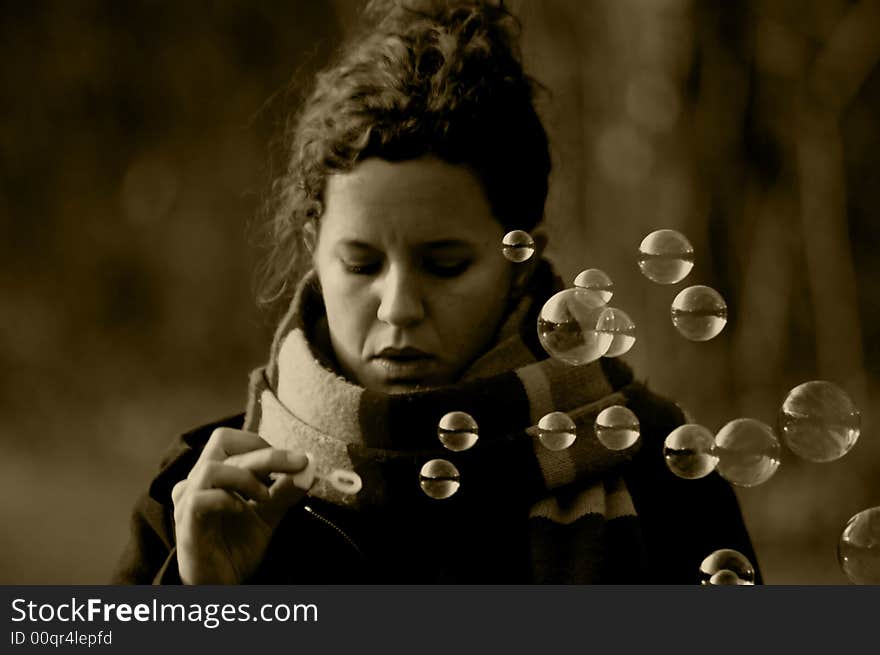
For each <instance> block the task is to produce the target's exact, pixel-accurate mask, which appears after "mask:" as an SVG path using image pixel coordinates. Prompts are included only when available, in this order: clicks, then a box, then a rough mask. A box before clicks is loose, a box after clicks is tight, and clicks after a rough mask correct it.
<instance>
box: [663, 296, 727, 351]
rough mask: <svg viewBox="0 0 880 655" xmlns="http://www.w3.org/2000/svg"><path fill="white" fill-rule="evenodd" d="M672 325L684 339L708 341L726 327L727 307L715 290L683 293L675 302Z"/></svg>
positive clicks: (673, 302) (673, 304) (673, 303)
mask: <svg viewBox="0 0 880 655" xmlns="http://www.w3.org/2000/svg"><path fill="white" fill-rule="evenodd" d="M672 324H673V325H674V326H675V327H676V328H677V329H678V331H679V332H681V335H682V336H683V337H684V338H685V339H690V340H691V341H708V340H709V339H712V338H714V337H717V336H718V335H719V334H720V333H721V330H723V329H724V326H725V325H727V303H725V302H724V298H722V297H721V294H720V293H718V292H717V291H715V289H713V288H712V287H706V286H703V285H701V284H698V285H696V286H693V287H688V288H687V289H682V290H681V291H680V292H679V294H678V295H677V296H676V297H675V300H673V301H672Z"/></svg>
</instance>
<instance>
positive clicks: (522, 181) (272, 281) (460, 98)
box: [260, 0, 550, 304]
mask: <svg viewBox="0 0 880 655" xmlns="http://www.w3.org/2000/svg"><path fill="white" fill-rule="evenodd" d="M414 4H416V3H414V2H412V1H411V0H410V2H408V3H406V4H404V3H403V2H402V0H398V1H397V2H395V1H393V0H384V1H374V2H371V3H370V4H369V5H368V7H367V9H366V10H365V13H364V21H363V24H362V27H361V31H360V32H359V33H358V34H357V35H356V36H355V37H354V38H353V39H352V41H351V42H350V43H349V44H348V45H347V46H345V47H344V48H343V49H342V50H341V51H340V54H339V56H338V59H337V61H336V63H335V64H334V65H332V66H331V67H330V68H328V69H326V70H325V71H323V72H322V73H320V74H319V75H318V76H317V80H316V85H315V87H314V90H313V91H312V93H311V95H310V96H309V97H308V99H307V100H306V101H305V103H304V104H303V107H302V109H301V110H300V113H299V114H298V116H296V117H295V119H294V120H292V121H291V122H290V124H289V126H288V128H287V137H286V141H285V142H286V147H285V152H286V161H285V170H284V172H283V174H282V175H281V176H279V177H278V179H276V180H275V182H274V183H273V190H272V193H271V195H270V199H269V202H268V204H267V217H268V225H267V227H268V230H269V234H268V235H267V236H268V240H269V243H268V244H267V245H268V248H269V252H268V257H267V258H266V259H265V261H264V268H263V271H262V273H263V280H262V281H261V289H260V302H261V303H263V304H272V303H274V302H276V301H277V302H280V301H282V300H283V299H285V298H288V297H289V296H290V295H291V294H292V287H293V284H294V283H295V282H296V281H297V279H298V278H299V276H300V275H301V274H302V273H303V272H304V270H305V268H307V266H308V264H309V260H308V256H307V253H305V252H303V250H304V246H303V227H304V225H305V224H306V223H307V222H308V221H309V220H313V219H314V220H317V219H319V218H320V216H321V214H322V212H323V205H322V199H323V193H324V188H325V185H326V180H327V177H328V176H329V175H332V174H334V173H338V172H345V171H349V170H351V169H352V168H354V167H355V166H356V165H357V164H358V163H359V162H361V161H364V160H365V159H368V158H370V157H379V158H382V159H385V160H389V161H403V160H410V159H416V158H418V157H421V156H424V155H432V156H435V157H437V158H439V159H441V160H443V161H446V162H448V163H452V164H461V165H464V166H467V167H468V168H470V169H471V170H472V171H473V172H474V173H475V174H476V175H477V177H478V178H479V179H480V181H481V182H482V185H483V187H484V190H485V192H486V195H487V198H488V200H489V203H490V206H491V207H492V211H493V214H494V215H495V217H496V218H497V219H498V220H499V221H500V222H501V224H502V225H503V227H504V228H505V229H507V230H512V229H522V230H531V229H532V228H534V227H535V226H536V225H537V224H538V223H539V222H540V220H541V217H542V215H543V211H544V202H545V200H546V197H547V184H548V176H549V174H550V152H549V145H548V141H547V134H546V132H545V130H544V126H543V125H542V123H541V120H540V118H539V117H538V114H537V111H536V110H535V106H534V102H533V94H534V88H535V83H534V82H533V81H532V80H531V79H530V78H529V77H528V76H526V75H525V73H524V72H523V68H522V64H521V61H520V55H519V51H518V47H517V39H518V36H519V23H518V21H517V20H516V18H514V17H513V16H512V15H511V14H510V13H509V12H508V11H507V10H506V9H505V8H504V7H503V5H501V4H499V5H495V4H490V3H488V2H475V1H471V2H453V1H451V0H447V1H446V2H443V1H440V2H437V1H434V2H428V3H427V5H428V6H427V7H421V8H415V7H414V6H413V5H414ZM420 4H425V3H424V2H422V3H420Z"/></svg>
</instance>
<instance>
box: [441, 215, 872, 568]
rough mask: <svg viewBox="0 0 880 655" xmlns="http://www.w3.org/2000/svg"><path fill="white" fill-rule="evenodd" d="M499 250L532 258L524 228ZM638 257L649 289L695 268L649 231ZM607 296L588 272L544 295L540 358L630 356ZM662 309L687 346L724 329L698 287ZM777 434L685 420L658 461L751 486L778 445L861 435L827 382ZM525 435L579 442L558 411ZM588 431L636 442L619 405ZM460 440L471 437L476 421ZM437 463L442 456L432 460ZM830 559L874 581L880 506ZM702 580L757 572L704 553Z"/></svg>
mask: <svg viewBox="0 0 880 655" xmlns="http://www.w3.org/2000/svg"><path fill="white" fill-rule="evenodd" d="M502 251H503V253H504V256H505V257H507V259H508V260H510V261H512V262H515V263H522V262H525V261H528V260H529V259H530V258H531V257H532V255H533V254H534V253H535V242H534V240H533V239H532V237H531V235H530V234H529V233H528V232H525V231H522V230H513V231H511V232H508V233H507V234H506V235H505V236H504V239H503V242H502ZM638 253H639V254H638V266H639V269H640V271H641V272H642V274H643V275H644V276H645V277H646V278H648V279H649V280H651V281H653V282H655V283H657V284H662V285H672V284H677V283H679V282H681V281H682V280H684V279H685V278H686V277H687V276H688V274H689V273H690V272H691V270H692V269H693V267H694V249H693V247H692V245H691V243H690V242H689V241H688V239H687V237H685V236H684V235H683V234H681V233H680V232H678V231H676V230H670V229H661V230H655V231H653V232H651V233H650V234H648V235H647V236H646V237H645V238H644V239H643V240H642V242H641V244H640V245H639V249H638ZM613 295H614V284H613V282H612V280H611V278H610V277H609V276H608V275H607V274H606V273H605V272H603V271H601V270H599V269H596V268H590V269H586V270H584V271H581V273H579V274H578V275H577V276H576V277H575V279H574V286H573V288H568V289H565V290H563V291H560V292H559V293H557V294H555V295H554V296H552V297H551V298H550V299H549V300H548V301H547V302H546V303H545V304H544V306H543V307H542V309H541V312H540V314H539V316H538V336H539V339H540V342H541V345H542V346H543V348H544V349H545V350H546V351H547V353H548V354H549V355H550V356H551V357H552V358H554V359H556V360H558V361H561V362H564V363H566V364H569V365H573V366H580V365H584V364H588V363H590V362H593V361H596V360H598V359H599V358H600V357H619V356H620V355H623V354H625V353H626V352H628V351H629V350H630V348H632V346H633V344H634V343H635V341H636V335H635V324H634V323H633V321H632V320H631V319H630V317H629V316H628V315H627V314H626V312H624V311H623V310H621V309H618V308H616V307H610V306H608V304H607V303H608V302H609V301H610V300H611V298H612V297H613ZM670 313H671V318H672V324H673V325H674V326H675V328H676V329H677V330H678V332H679V333H680V334H681V335H682V336H683V337H685V338H686V339H688V340H690V341H696V342H701V341H709V340H710V339H713V338H715V337H716V336H718V335H719V334H720V333H721V331H722V330H723V329H724V327H725V325H726V324H727V304H726V302H725V301H724V298H723V297H722V296H721V294H719V293H718V292H717V291H716V290H715V289H713V288H711V287H708V286H705V285H694V286H689V287H687V288H685V289H683V290H681V291H680V292H679V293H678V294H677V295H676V296H675V298H674V300H673V301H672V305H671V312H670ZM447 416H449V415H447ZM465 416H467V415H465ZM444 418H446V417H444ZM471 420H473V419H471ZM778 428H779V430H778V433H779V434H780V435H781V440H780V438H778V437H777V433H776V432H774V430H773V428H771V427H770V426H769V425H767V424H766V423H763V422H761V421H759V420H756V419H753V418H737V419H734V420H732V421H730V422H728V423H727V424H726V425H724V426H723V427H722V428H721V429H720V430H719V431H718V432H717V433H716V434H714V435H713V433H712V432H711V431H710V430H709V429H708V428H706V427H704V426H702V425H697V424H694V423H688V424H685V425H682V426H679V427H678V428H676V429H675V430H673V431H672V432H671V433H670V434H669V435H668V436H667V437H666V440H665V442H664V446H663V456H664V460H665V462H666V465H667V467H668V468H669V470H670V471H671V472H672V473H673V474H674V475H676V476H678V477H679V478H683V479H686V480H696V479H700V478H703V477H705V476H707V475H709V474H710V473H711V472H713V471H717V472H718V474H719V475H720V476H721V477H723V478H724V479H725V480H727V481H728V482H730V483H731V484H734V485H736V486H741V487H754V486H757V485H760V484H763V483H764V482H766V481H767V480H769V479H770V478H771V477H772V476H773V475H774V473H775V472H776V471H777V469H778V468H779V465H780V462H781V450H782V447H781V444H782V443H783V442H784V443H785V445H786V446H788V448H789V449H790V450H791V451H792V452H793V453H795V454H796V455H798V456H799V457H801V458H803V459H805V460H807V461H810V462H816V463H821V462H831V461H834V460H837V459H840V458H841V457H843V456H844V455H845V454H846V453H847V452H849V450H850V449H851V448H852V447H853V446H854V445H855V442H856V441H857V439H858V437H859V434H860V415H859V411H858V409H857V408H856V406H855V405H854V403H853V402H852V400H851V399H850V398H849V396H848V395H847V394H846V392H844V391H843V390H842V389H840V388H839V387H838V386H836V385H834V384H832V383H830V382H827V381H823V380H814V381H810V382H805V383H803V384H801V385H798V386H797V387H795V388H793V389H792V390H791V391H790V392H789V393H788V394H787V396H786V398H785V400H784V402H783V404H782V407H781V409H780V412H779V417H778ZM528 432H529V434H531V435H532V436H535V437H537V438H538V440H539V441H540V443H541V444H542V445H543V446H544V447H545V448H547V449H549V450H552V451H559V450H564V449H566V448H569V447H570V446H571V445H572V444H573V443H574V442H575V440H576V438H577V430H576V426H575V423H574V421H573V420H572V419H571V417H569V416H568V415H567V414H565V413H564V412H551V413H549V414H547V415H545V416H544V417H543V418H542V419H541V420H540V421H539V422H538V425H537V426H536V427H533V428H530V429H529V430H528ZM594 432H595V436H596V438H597V439H598V441H599V442H600V443H601V444H602V445H603V446H605V447H606V448H608V449H611V450H622V449H626V448H629V447H631V446H632V445H633V444H634V443H635V442H636V441H637V440H638V438H639V422H638V418H637V417H636V416H635V415H634V414H633V413H632V411H631V410H629V409H628V408H626V407H624V406H621V405H617V406H614V407H609V408H606V409H605V410H603V411H602V412H601V413H600V414H599V415H598V416H597V417H596V421H595V425H594ZM468 434H472V435H473V440H474V441H475V440H476V423H475V422H474V423H473V431H472V432H470V433H468ZM441 441H443V437H442V436H441ZM444 445H445V444H444ZM471 445H472V444H471ZM438 461H445V460H432V462H438ZM432 462H429V464H432ZM445 464H447V465H448V467H445V468H444V467H440V468H438V469H437V471H439V474H441V475H440V477H441V478H443V480H444V481H447V482H449V483H450V484H451V481H453V480H454V489H453V490H452V491H451V492H450V493H449V494H448V495H451V494H452V493H455V490H456V489H457V488H458V483H459V480H458V471H457V470H456V469H455V467H454V466H452V465H451V464H449V463H448V462H445ZM427 466H428V465H426V467H427ZM436 466H437V465H435V467H436ZM435 477H436V476H435ZM423 488H424V483H423ZM426 493H428V492H427V490H426ZM429 495H431V494H430V493H429ZM448 495H447V496H444V497H448ZM434 497H439V496H434ZM838 553H839V561H840V565H841V568H842V569H843V570H844V572H845V573H846V575H847V576H848V577H849V578H850V579H851V580H852V581H854V582H856V583H861V584H880V507H874V508H871V509H866V510H864V511H862V512H860V513H858V514H856V515H855V516H853V517H852V518H851V519H850V520H849V522H848V523H847V525H846V527H845V529H844V531H843V534H842V535H841V537H840V541H839V548H838ZM700 574H701V581H702V583H703V584H713V585H715V584H754V576H755V572H754V567H753V566H752V565H751V563H750V562H749V561H748V559H747V558H745V556H743V555H742V554H741V553H739V552H737V551H735V550H730V549H722V550H719V551H716V552H714V553H712V554H711V555H710V556H709V557H707V558H706V559H705V560H704V561H703V563H702V565H701V566H700Z"/></svg>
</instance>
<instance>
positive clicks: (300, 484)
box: [258, 460, 314, 530]
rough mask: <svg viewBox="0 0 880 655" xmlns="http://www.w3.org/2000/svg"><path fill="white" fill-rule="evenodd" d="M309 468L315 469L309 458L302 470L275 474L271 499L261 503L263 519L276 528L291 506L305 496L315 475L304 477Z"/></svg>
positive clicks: (260, 511) (260, 510)
mask: <svg viewBox="0 0 880 655" xmlns="http://www.w3.org/2000/svg"><path fill="white" fill-rule="evenodd" d="M309 469H312V472H313V471H314V464H313V463H312V461H311V460H309V464H308V466H307V467H306V469H304V470H303V471H302V472H300V473H298V474H296V475H292V474H290V473H280V474H277V475H276V476H275V482H273V483H272V486H271V487H269V500H267V501H265V502H263V503H260V505H259V509H258V511H259V513H260V516H261V517H262V518H263V520H264V521H265V522H266V523H267V524H268V525H269V526H270V527H271V528H272V529H273V530H274V529H275V528H276V527H277V526H278V524H279V523H280V522H281V519H282V518H284V515H285V514H286V513H287V510H289V509H290V508H291V507H293V506H294V505H296V504H297V503H298V502H300V501H301V500H302V499H303V498H305V496H306V494H307V493H308V490H309V487H310V486H311V484H312V482H313V481H314V475H313V474H312V475H309V476H308V477H307V478H304V477H303V475H302V473H305V472H307V471H308V470H309Z"/></svg>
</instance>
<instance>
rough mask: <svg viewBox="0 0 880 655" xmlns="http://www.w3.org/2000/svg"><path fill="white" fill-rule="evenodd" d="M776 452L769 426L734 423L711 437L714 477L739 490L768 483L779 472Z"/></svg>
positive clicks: (743, 420) (744, 421)
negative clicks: (739, 488) (713, 446)
mask: <svg viewBox="0 0 880 655" xmlns="http://www.w3.org/2000/svg"><path fill="white" fill-rule="evenodd" d="M780 450H781V446H780V445H779V440H778V439H777V438H776V435H774V434H773V430H771V429H770V426H769V425H767V424H766V423H762V422H761V421H756V420H755V419H752V418H738V419H734V420H733V421H731V422H730V423H728V424H727V425H725V426H724V427H723V428H721V430H719V431H718V434H716V435H715V451H714V452H715V456H716V457H717V458H718V465H717V466H716V468H717V469H718V473H720V474H721V477H723V478H724V479H725V480H727V481H728V482H730V483H731V484H735V485H738V486H740V487H754V486H756V485H759V484H761V483H762V482H766V481H767V480H769V479H770V478H771V476H772V475H773V474H774V473H776V469H777V468H779V456H780Z"/></svg>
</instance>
